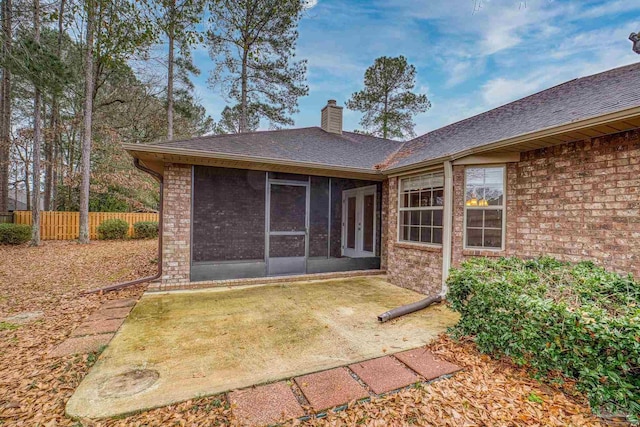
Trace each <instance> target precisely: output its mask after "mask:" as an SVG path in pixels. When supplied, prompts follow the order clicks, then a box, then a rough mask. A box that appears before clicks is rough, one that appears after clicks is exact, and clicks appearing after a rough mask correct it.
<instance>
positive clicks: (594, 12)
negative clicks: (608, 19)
mask: <svg viewBox="0 0 640 427" xmlns="http://www.w3.org/2000/svg"><path fill="white" fill-rule="evenodd" d="M636 10H640V2H638V1H635V0H616V1H607V2H606V3H603V4H600V5H597V6H592V7H589V8H585V9H584V10H583V11H582V12H580V13H579V14H578V15H577V16H576V17H577V18H580V19H588V18H601V17H603V16H607V15H615V14H619V13H627V12H633V11H636Z"/></svg>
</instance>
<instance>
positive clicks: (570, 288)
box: [448, 258, 640, 421]
mask: <svg viewBox="0 0 640 427" xmlns="http://www.w3.org/2000/svg"><path fill="white" fill-rule="evenodd" d="M448 285H449V293H448V299H449V302H450V305H451V307H452V308H453V309H454V310H456V311H458V312H459V313H460V314H461V320H460V322H459V324H458V325H457V326H456V327H455V329H454V334H456V335H458V336H460V335H467V336H472V337H473V339H474V340H475V342H476V344H477V346H478V348H479V350H480V351H482V352H485V353H489V354H492V355H494V356H508V357H509V358H511V360H513V361H514V362H515V363H516V364H518V365H525V366H528V367H530V368H532V369H533V372H534V374H535V375H536V376H537V377H538V378H541V379H547V380H553V379H557V378H558V375H557V373H561V374H562V375H564V376H566V377H569V378H572V379H575V380H576V384H577V388H578V389H579V390H580V391H582V392H584V393H585V394H586V395H587V397H588V398H589V401H590V403H591V405H592V407H593V408H594V410H596V411H600V410H602V411H606V412H611V413H619V412H623V413H626V414H628V415H629V418H630V419H631V420H635V421H637V418H638V416H639V415H640V308H639V306H640V283H639V282H637V281H634V280H633V278H632V277H630V276H621V275H619V274H616V273H611V272H607V271H606V270H604V269H603V268H600V267H596V266H595V265H594V264H593V263H590V262H581V263H578V264H569V263H562V262H559V261H557V260H555V259H552V258H540V259H535V260H529V261H524V260H521V259H517V258H502V259H498V260H495V259H494V260H491V259H487V258H475V259H470V260H468V261H466V262H465V263H463V264H462V266H461V267H460V268H458V269H454V270H452V272H451V275H450V277H449V279H448Z"/></svg>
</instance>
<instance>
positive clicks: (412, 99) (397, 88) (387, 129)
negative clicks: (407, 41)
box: [346, 56, 431, 139]
mask: <svg viewBox="0 0 640 427" xmlns="http://www.w3.org/2000/svg"><path fill="white" fill-rule="evenodd" d="M415 85H416V68H415V67H414V66H413V65H410V64H408V63H407V58H405V57H404V56H399V57H397V58H389V57H386V56H382V57H380V58H378V59H376V60H375V62H374V64H373V65H372V66H371V67H369V68H367V71H366V72H365V74H364V89H363V90H361V91H359V92H355V93H354V94H353V95H351V98H350V99H349V100H348V101H347V103H346V106H347V108H348V109H350V110H357V111H361V112H363V113H364V116H363V117H362V120H360V124H361V125H362V126H363V127H364V129H365V131H366V132H367V133H370V134H372V135H375V136H379V137H382V138H390V139H405V138H407V137H413V136H415V133H414V131H413V128H414V123H413V116H414V115H416V114H418V113H423V112H425V111H427V110H428V109H429V108H430V107H431V102H429V100H428V99H427V95H423V94H416V93H413V92H412V91H413V88H414V87H415Z"/></svg>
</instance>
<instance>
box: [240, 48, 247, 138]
mask: <svg viewBox="0 0 640 427" xmlns="http://www.w3.org/2000/svg"><path fill="white" fill-rule="evenodd" d="M247 54H248V48H245V50H244V52H243V55H242V88H241V94H240V126H239V128H240V133H243V132H246V131H247V110H248V109H247V60H248V59H247Z"/></svg>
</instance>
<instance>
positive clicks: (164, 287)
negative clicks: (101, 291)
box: [147, 270, 387, 292]
mask: <svg viewBox="0 0 640 427" xmlns="http://www.w3.org/2000/svg"><path fill="white" fill-rule="evenodd" d="M385 274H387V271H386V270H356V271H338V272H333V273H316V274H296V275H292V276H274V277H255V278H250V279H232V280H211V281H206V282H189V283H176V284H163V283H151V284H149V287H148V288H147V292H164V291H173V290H186V289H207V288H225V287H234V286H250V285H266V284H270V283H289V282H301V281H309V280H326V279H342V278H347V277H361V276H383V275H385Z"/></svg>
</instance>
